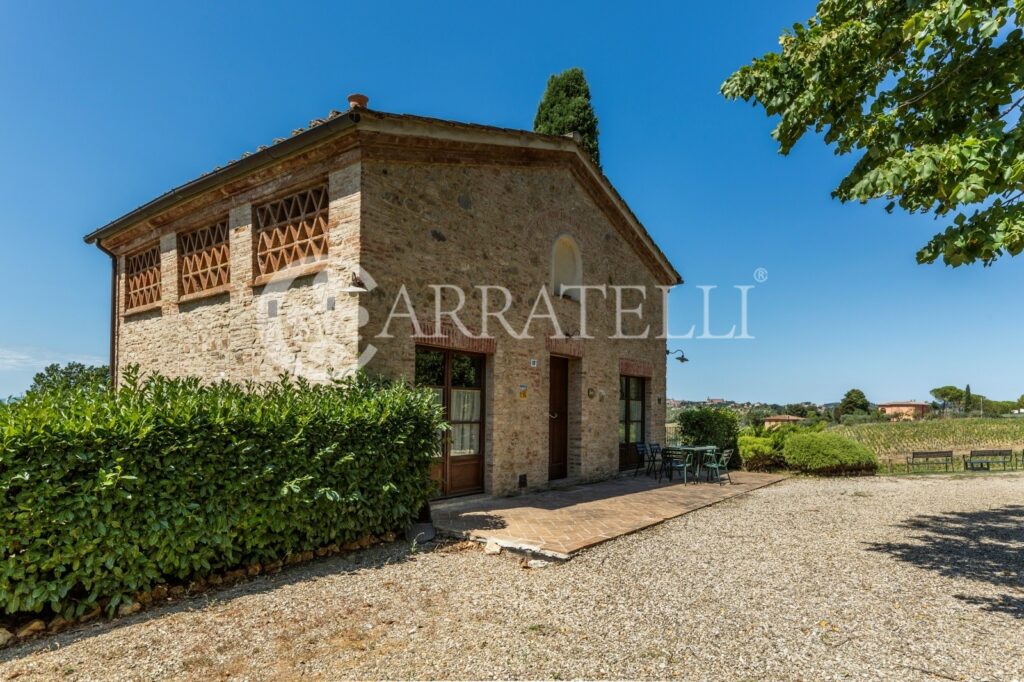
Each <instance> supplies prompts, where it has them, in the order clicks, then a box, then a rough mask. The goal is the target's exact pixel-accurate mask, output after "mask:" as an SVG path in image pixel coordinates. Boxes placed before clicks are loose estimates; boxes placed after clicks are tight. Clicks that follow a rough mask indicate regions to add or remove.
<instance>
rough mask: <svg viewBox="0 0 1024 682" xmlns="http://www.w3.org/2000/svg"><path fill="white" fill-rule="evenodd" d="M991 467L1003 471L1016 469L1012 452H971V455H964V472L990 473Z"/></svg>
mask: <svg viewBox="0 0 1024 682" xmlns="http://www.w3.org/2000/svg"><path fill="white" fill-rule="evenodd" d="M993 465H996V466H999V467H1001V468H1002V469H1003V471H1006V470H1008V469H1011V468H1013V469H1016V468H1017V467H1015V466H1014V464H1013V450H971V454H969V455H964V471H991V470H992V466H993Z"/></svg>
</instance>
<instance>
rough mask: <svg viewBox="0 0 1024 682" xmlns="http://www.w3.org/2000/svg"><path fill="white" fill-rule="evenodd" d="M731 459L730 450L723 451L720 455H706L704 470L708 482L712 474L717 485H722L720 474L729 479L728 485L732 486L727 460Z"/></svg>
mask: <svg viewBox="0 0 1024 682" xmlns="http://www.w3.org/2000/svg"><path fill="white" fill-rule="evenodd" d="M730 459H732V450H723V451H722V453H721V454H720V455H715V454H714V453H713V452H712V453H708V454H707V456H705V458H704V468H705V469H707V470H708V481H710V480H711V474H712V473H714V475H715V480H716V481H718V484H719V485H721V484H722V474H725V477H726V478H727V479H729V485H732V476H730V475H729V460H730Z"/></svg>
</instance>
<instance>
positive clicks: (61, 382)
mask: <svg viewBox="0 0 1024 682" xmlns="http://www.w3.org/2000/svg"><path fill="white" fill-rule="evenodd" d="M109 384H110V368H109V367H107V366H106V365H104V366H101V367H96V366H91V365H83V364H82V363H80V362H69V363H68V364H66V365H59V364H56V363H54V364H52V365H48V366H47V367H46V368H44V369H43V371H42V372H39V373H37V374H36V375H35V377H33V378H32V386H30V387H29V389H28V392H29V393H43V392H45V391H53V390H74V389H78V388H91V387H94V386H95V387H100V386H108V385H109Z"/></svg>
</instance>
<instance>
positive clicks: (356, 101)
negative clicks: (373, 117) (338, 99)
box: [348, 92, 370, 109]
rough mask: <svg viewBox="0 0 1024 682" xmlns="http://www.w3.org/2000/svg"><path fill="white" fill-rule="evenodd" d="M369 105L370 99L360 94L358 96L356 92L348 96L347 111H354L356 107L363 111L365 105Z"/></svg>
mask: <svg viewBox="0 0 1024 682" xmlns="http://www.w3.org/2000/svg"><path fill="white" fill-rule="evenodd" d="M369 103H370V98H369V97H367V96H366V95H362V94H360V93H358V92H353V93H352V94H351V95H349V96H348V108H349V109H355V108H356V107H360V108H361V109H365V108H366V105H367V104H369Z"/></svg>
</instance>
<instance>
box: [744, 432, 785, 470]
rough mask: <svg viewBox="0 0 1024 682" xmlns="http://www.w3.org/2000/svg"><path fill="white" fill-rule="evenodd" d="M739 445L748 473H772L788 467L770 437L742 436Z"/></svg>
mask: <svg viewBox="0 0 1024 682" xmlns="http://www.w3.org/2000/svg"><path fill="white" fill-rule="evenodd" d="M738 444H739V453H740V459H741V460H742V462H743V468H744V469H746V470H747V471H772V470H774V469H782V468H784V467H785V466H786V460H785V459H784V458H783V457H782V453H781V452H780V451H779V450H778V449H777V448H776V447H775V444H774V443H773V441H772V439H771V438H769V437H759V436H740V437H739V439H738Z"/></svg>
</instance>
